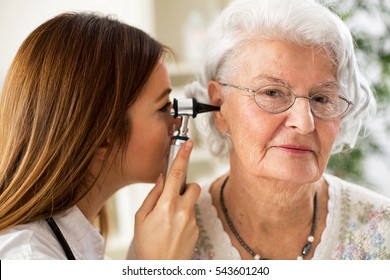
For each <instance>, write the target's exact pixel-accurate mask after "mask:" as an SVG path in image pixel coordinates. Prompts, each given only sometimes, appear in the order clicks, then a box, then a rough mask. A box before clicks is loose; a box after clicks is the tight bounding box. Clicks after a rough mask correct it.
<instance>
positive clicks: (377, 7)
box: [328, 0, 390, 185]
mask: <svg viewBox="0 0 390 280" xmlns="http://www.w3.org/2000/svg"><path fill="white" fill-rule="evenodd" d="M328 4H329V3H328ZM331 6H332V9H334V10H335V11H337V12H338V14H339V15H340V16H341V18H342V19H343V20H344V21H345V22H346V24H347V25H348V26H349V28H350V29H351V31H352V33H353V36H354V39H355V42H356V53H357V57H358V60H359V63H360V65H361V66H362V69H363V70H364V72H365V73H366V74H367V76H368V78H369V80H370V81H371V83H372V85H373V88H374V91H375V94H376V98H377V103H378V112H377V119H378V120H379V119H381V118H384V117H386V116H388V114H389V113H390V110H389V107H390V106H389V105H390V1H389V0H338V1H336V0H334V1H332V2H331ZM387 119H388V117H387ZM378 124H381V127H380V129H382V130H383V131H385V132H386V133H387V135H389V133H390V124H388V123H387V122H386V121H384V122H378ZM366 132H367V133H363V132H362V133H361V137H360V138H359V140H358V142H357V144H356V146H355V147H354V149H352V150H351V149H346V150H345V151H343V152H341V153H339V154H336V155H333V156H332V157H331V158H330V160H329V164H328V172H329V173H332V174H335V175H337V176H339V177H342V178H344V179H347V180H350V181H353V182H356V183H360V184H364V185H372V184H371V182H368V180H367V179H366V177H365V170H364V165H363V162H364V160H365V158H366V156H367V155H373V154H375V155H379V156H380V155H384V156H385V155H386V153H385V152H384V148H385V144H386V143H383V141H382V142H381V141H379V140H378V139H377V137H376V136H377V135H376V133H373V132H372V131H370V128H369V127H368V129H367V131H366ZM387 145H388V144H387ZM387 149H388V148H387Z"/></svg>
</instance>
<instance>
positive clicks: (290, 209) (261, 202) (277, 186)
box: [223, 173, 326, 224]
mask: <svg viewBox="0 0 390 280" xmlns="http://www.w3.org/2000/svg"><path fill="white" fill-rule="evenodd" d="M325 185H326V183H325V181H324V180H323V179H320V180H318V181H317V182H314V183H305V184H299V183H293V182H286V181H278V180H271V179H268V178H261V177H254V176H249V175H246V176H243V175H242V173H241V174H239V173H237V174H236V173H230V174H229V179H228V181H227V182H226V187H225V190H224V192H223V196H224V201H225V204H226V207H227V209H229V212H230V213H232V215H234V214H233V213H236V214H238V213H240V215H246V216H247V219H248V220H251V219H253V220H254V221H256V220H257V221H258V220H259V219H260V220H262V221H263V222H264V221H266V220H268V221H269V222H270V223H272V224H275V222H277V223H281V222H283V223H288V222H291V223H292V224H294V223H296V222H297V220H299V219H304V218H305V217H307V216H310V215H311V214H312V212H313V200H314V195H315V193H316V192H317V193H319V194H318V196H322V194H323V192H324V189H325V187H324V186H325ZM251 213H252V214H251Z"/></svg>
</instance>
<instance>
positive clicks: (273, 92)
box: [259, 89, 286, 98]
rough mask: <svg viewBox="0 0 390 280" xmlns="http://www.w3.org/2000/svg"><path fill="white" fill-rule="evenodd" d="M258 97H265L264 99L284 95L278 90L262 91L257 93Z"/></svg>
mask: <svg viewBox="0 0 390 280" xmlns="http://www.w3.org/2000/svg"><path fill="white" fill-rule="evenodd" d="M259 94H260V95H263V96H266V97H274V98H278V97H284V96H285V95H286V94H285V93H284V92H283V91H281V90H278V89H264V90H261V91H260V92H259Z"/></svg>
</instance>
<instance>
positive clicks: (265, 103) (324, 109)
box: [218, 82, 353, 120]
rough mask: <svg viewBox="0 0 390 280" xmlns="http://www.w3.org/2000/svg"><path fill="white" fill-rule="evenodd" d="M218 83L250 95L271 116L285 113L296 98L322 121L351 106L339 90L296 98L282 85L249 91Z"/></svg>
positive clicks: (336, 116) (328, 90)
mask: <svg viewBox="0 0 390 280" xmlns="http://www.w3.org/2000/svg"><path fill="white" fill-rule="evenodd" d="M218 83H219V84H220V85H221V86H225V87H232V88H236V89H239V90H243V91H246V92H248V93H250V94H252V95H253V98H254V100H255V102H256V104H257V106H259V107H260V109H262V110H264V111H266V112H268V113H272V114H279V113H282V112H285V111H287V110H288V109H290V108H291V107H292V106H293V105H294V103H295V100H296V99H297V98H305V99H307V100H309V102H310V110H311V112H312V113H313V115H315V116H316V117H317V118H320V119H323V120H332V119H335V118H338V117H341V116H343V115H344V114H345V113H346V112H347V111H348V108H349V106H351V105H353V103H352V102H351V101H349V100H348V99H347V98H346V97H344V96H342V95H341V94H340V93H339V90H330V89H326V90H323V91H320V92H318V93H315V94H313V95H312V96H310V97H309V96H297V95H295V93H294V92H293V91H292V90H291V89H289V88H288V87H285V86H282V85H266V86H263V87H260V88H258V89H249V88H245V87H240V86H236V85H231V84H225V83H220V82H218Z"/></svg>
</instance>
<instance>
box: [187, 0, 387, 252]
mask: <svg viewBox="0 0 390 280" xmlns="http://www.w3.org/2000/svg"><path fill="white" fill-rule="evenodd" d="M208 35H209V36H208V48H207V49H206V60H205V61H206V62H205V65H204V69H203V72H202V75H201V78H200V79H199V81H198V82H194V83H193V84H192V85H190V86H188V88H187V90H188V91H189V92H191V94H193V95H194V96H196V97H197V98H198V99H199V100H203V101H205V102H211V103H212V104H214V105H218V106H220V108H221V110H220V111H219V112H215V113H213V115H212V116H211V117H210V118H209V119H208V121H207V122H203V124H206V125H205V127H202V129H201V130H203V131H204V130H206V129H207V128H209V129H208V130H209V133H208V138H207V143H208V145H210V147H211V148H212V151H213V152H214V153H215V154H216V155H219V156H221V157H228V158H229V162H230V170H229V172H228V173H227V174H224V175H222V176H221V177H219V178H217V179H216V180H215V181H213V182H212V183H211V184H210V185H204V186H203V189H202V194H201V198H200V200H199V201H198V209H197V218H198V225H199V228H200V236H199V239H198V243H197V247H196V248H195V251H194V254H193V258H194V259H390V200H389V199H387V198H385V197H382V196H380V195H378V194H376V193H374V192H372V191H369V190H368V189H366V188H363V187H360V186H357V185H354V184H352V183H349V182H346V181H343V180H341V179H339V178H336V177H334V176H331V175H329V174H325V173H324V171H325V169H326V165H327V162H328V159H329V156H330V155H331V154H332V153H335V152H337V151H340V149H342V148H343V147H344V146H345V145H347V146H350V147H353V145H354V144H355V142H356V138H357V135H358V133H359V130H360V128H361V125H362V124H363V123H364V122H366V121H367V120H368V119H369V118H370V117H372V115H373V113H374V111H375V101H374V99H373V94H372V92H371V90H370V89H369V86H368V83H367V82H366V80H365V79H364V77H363V76H362V74H361V72H360V70H359V68H358V64H357V61H356V57H355V54H354V47H353V40H352V37H351V34H350V31H349V30H348V28H347V27H346V26H345V25H344V24H343V22H342V21H341V20H340V18H339V17H338V16H336V15H335V14H333V13H332V12H331V11H330V10H329V9H328V8H326V7H324V6H322V5H320V4H318V3H316V2H315V1H311V0H240V1H236V2H233V3H232V4H231V5H230V6H229V7H228V8H227V9H226V10H225V11H223V12H222V14H221V15H220V16H219V18H217V19H216V21H215V23H214V25H213V26H212V28H211V29H210V31H209V34H208ZM210 115H211V114H210ZM206 117H207V116H206ZM200 118H201V117H200ZM200 118H199V119H200Z"/></svg>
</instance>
